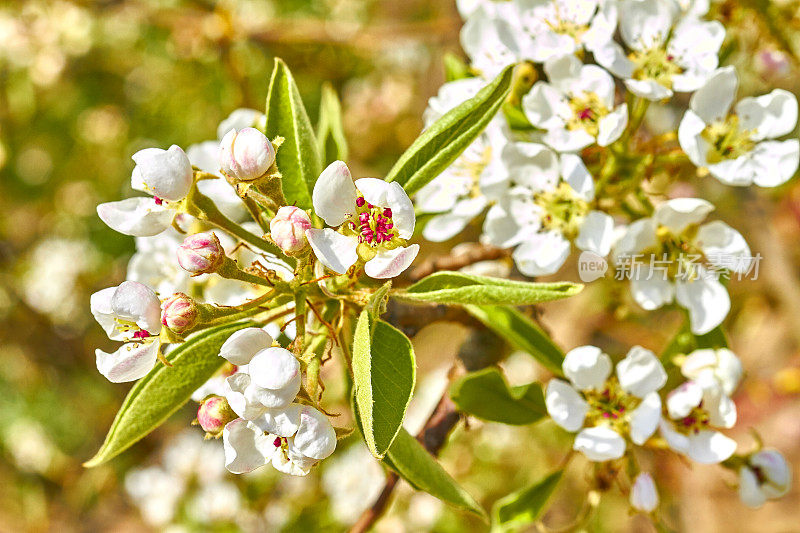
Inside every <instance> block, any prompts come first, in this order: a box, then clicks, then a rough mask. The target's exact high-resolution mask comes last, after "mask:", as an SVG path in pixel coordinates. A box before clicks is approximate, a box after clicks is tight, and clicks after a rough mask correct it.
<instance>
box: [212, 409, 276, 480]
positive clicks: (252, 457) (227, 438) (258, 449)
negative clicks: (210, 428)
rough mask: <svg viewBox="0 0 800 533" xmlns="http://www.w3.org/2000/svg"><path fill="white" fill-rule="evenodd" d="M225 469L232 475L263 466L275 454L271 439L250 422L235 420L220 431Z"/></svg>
mask: <svg viewBox="0 0 800 533" xmlns="http://www.w3.org/2000/svg"><path fill="white" fill-rule="evenodd" d="M222 443H223V448H224V450H225V468H227V469H228V471H229V472H232V473H234V474H243V473H245V472H251V471H253V470H255V469H256V468H259V467H261V466H264V465H265V464H267V462H268V461H269V460H270V459H271V458H272V455H273V454H274V453H275V446H273V444H272V442H271V439H270V437H269V436H268V435H265V434H264V433H263V432H262V431H261V430H260V429H258V428H257V427H256V426H255V425H254V424H253V423H252V422H248V421H247V420H242V419H241V418H237V419H236V420H232V421H231V422H228V424H227V425H226V426H225V429H223V430H222Z"/></svg>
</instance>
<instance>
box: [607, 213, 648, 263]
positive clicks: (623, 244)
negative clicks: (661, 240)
mask: <svg viewBox="0 0 800 533" xmlns="http://www.w3.org/2000/svg"><path fill="white" fill-rule="evenodd" d="M655 244H656V223H655V220H653V219H652V218H642V219H639V220H637V221H635V222H632V223H631V224H630V225H628V227H627V228H625V233H624V234H623V236H622V238H620V239H619V241H617V243H616V245H615V246H614V254H613V255H614V257H615V260H616V262H617V263H619V262H620V261H622V260H623V259H625V258H626V257H627V258H628V259H631V257H630V256H631V255H633V254H636V253H639V252H641V251H642V250H645V249H646V248H650V247H651V246H654V245H655Z"/></svg>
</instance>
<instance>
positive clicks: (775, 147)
mask: <svg viewBox="0 0 800 533" xmlns="http://www.w3.org/2000/svg"><path fill="white" fill-rule="evenodd" d="M737 86H738V81H737V78H736V72H735V71H734V69H733V67H724V68H721V69H719V70H718V71H717V72H716V73H715V74H714V75H713V76H712V77H711V78H710V79H709V80H708V83H706V85H705V86H703V87H702V88H701V89H700V90H699V91H697V92H696V93H695V94H694V95H692V99H691V102H690V104H689V108H690V109H689V110H687V111H686V114H685V115H684V116H683V120H681V124H680V127H679V128H678V140H679V141H680V145H681V148H683V151H684V152H686V155H687V156H688V157H689V159H690V160H691V161H692V163H694V164H695V165H697V166H699V167H707V168H708V171H709V172H710V173H711V175H712V176H714V177H715V178H717V179H718V180H719V181H721V182H722V183H725V184H727V185H750V184H752V183H755V184H756V185H758V186H761V187H775V186H777V185H781V184H782V183H785V182H786V181H787V180H788V179H789V178H791V177H792V176H793V175H794V173H795V172H796V171H797V166H798V162H799V161H800V141H798V140H797V139H789V140H785V141H777V140H775V139H777V138H778V137H781V136H783V135H786V134H787V133H790V132H791V131H793V130H794V128H795V126H796V125H797V98H795V96H794V95H793V94H792V93H790V92H788V91H784V90H783V89H775V90H773V91H772V92H771V93H769V94H765V95H763V96H758V97H749V98H743V99H741V100H740V101H739V103H738V104H736V106H735V108H734V112H733V113H731V112H730V107H731V104H732V103H733V100H734V98H735V97H736V89H737Z"/></svg>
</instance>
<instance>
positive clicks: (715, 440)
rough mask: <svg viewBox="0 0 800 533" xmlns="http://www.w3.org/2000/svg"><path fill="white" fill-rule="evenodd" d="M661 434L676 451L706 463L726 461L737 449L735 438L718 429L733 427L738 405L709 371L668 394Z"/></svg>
mask: <svg viewBox="0 0 800 533" xmlns="http://www.w3.org/2000/svg"><path fill="white" fill-rule="evenodd" d="M666 404H667V414H668V417H664V418H662V420H661V423H660V429H661V435H662V436H663V437H664V439H665V440H666V441H667V444H669V447H670V448H672V449H673V450H675V451H676V452H679V453H682V454H685V455H687V456H689V457H690V458H691V459H693V460H694V461H697V462H698V463H703V464H714V463H719V462H721V461H724V460H725V459H727V458H728V457H730V456H731V455H733V452H735V451H736V441H734V440H733V439H730V438H728V437H726V436H725V435H723V434H722V433H720V432H719V431H717V429H716V428H732V427H733V425H734V424H735V423H736V404H734V403H733V401H732V400H731V399H730V398H729V397H728V396H727V395H726V394H725V393H724V392H723V391H722V388H721V387H720V385H719V383H718V382H717V380H716V379H715V378H714V377H713V376H711V375H709V374H701V375H700V376H699V377H698V378H697V379H694V380H689V381H685V382H684V383H683V384H681V385H680V386H679V387H678V388H676V389H675V390H673V391H671V392H670V393H669V394H668V395H667V400H666Z"/></svg>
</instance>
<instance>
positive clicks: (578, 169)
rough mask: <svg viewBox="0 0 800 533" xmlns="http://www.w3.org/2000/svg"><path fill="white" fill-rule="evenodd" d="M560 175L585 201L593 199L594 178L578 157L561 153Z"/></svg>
mask: <svg viewBox="0 0 800 533" xmlns="http://www.w3.org/2000/svg"><path fill="white" fill-rule="evenodd" d="M561 176H562V177H563V178H564V181H566V182H567V183H568V184H569V186H570V187H572V190H574V191H575V193H577V195H578V196H580V197H581V198H582V199H584V200H586V201H587V202H588V201H591V200H594V179H593V178H592V175H591V174H590V173H589V170H588V169H587V168H586V165H584V164H583V160H582V159H581V158H580V157H578V156H577V155H575V154H562V155H561Z"/></svg>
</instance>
